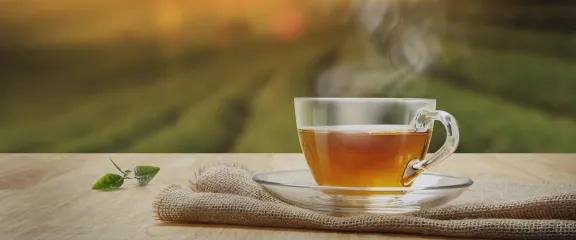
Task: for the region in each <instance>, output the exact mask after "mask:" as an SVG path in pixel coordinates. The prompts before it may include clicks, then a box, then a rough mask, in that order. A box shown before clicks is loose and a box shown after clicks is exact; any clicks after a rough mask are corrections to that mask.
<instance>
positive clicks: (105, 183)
mask: <svg viewBox="0 0 576 240" xmlns="http://www.w3.org/2000/svg"><path fill="white" fill-rule="evenodd" d="M110 161H111V162H112V164H114V167H116V169H118V171H119V172H120V174H114V173H107V174H106V175H104V176H102V177H101V178H100V179H98V181H96V182H95V183H94V185H92V190H103V191H106V190H114V189H118V188H120V187H121V186H122V185H123V184H124V180H125V179H136V180H137V181H138V184H139V185H140V186H144V185H147V184H148V183H149V182H150V181H152V179H153V178H154V177H155V176H156V174H158V172H159V171H160V168H159V167H156V166H136V167H134V170H130V169H126V168H125V169H124V170H122V169H121V168H120V167H119V166H118V165H117V164H116V163H115V162H114V161H113V160H112V159H110ZM130 173H134V177H130Z"/></svg>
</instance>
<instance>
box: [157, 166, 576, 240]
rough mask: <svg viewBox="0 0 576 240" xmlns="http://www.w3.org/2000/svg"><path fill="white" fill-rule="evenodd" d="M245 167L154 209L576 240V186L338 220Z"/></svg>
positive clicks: (533, 187) (226, 169) (296, 224)
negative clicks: (291, 199) (295, 201)
mask: <svg viewBox="0 0 576 240" xmlns="http://www.w3.org/2000/svg"><path fill="white" fill-rule="evenodd" d="M251 177H252V173H251V172H250V171H247V170H246V169H244V168H242V167H239V166H227V165H218V166H213V167H209V168H206V169H203V170H202V171H201V172H199V173H198V174H197V175H196V176H195V177H194V179H193V180H191V182H190V188H189V189H186V188H183V187H182V186H180V185H174V184H173V185H169V186H166V187H165V188H164V189H163V190H162V191H161V192H160V193H159V194H158V195H157V196H156V199H155V200H154V202H153V208H154V211H155V218H156V219H157V220H159V221H163V222H179V223H206V224H228V225H243V226H259V227H273V228H297V229H317V230H331V231H348V232H380V233H411V234H424V235H439V236H449V237H479V238H501V239H576V184H573V183H564V184H552V183H546V182H538V183H534V182H531V183H530V184H524V183H521V182H497V181H495V182H476V183H475V184H474V185H473V186H472V187H470V189H469V190H468V191H467V192H465V193H464V194H462V196H460V197H459V198H458V199H456V200H455V201H453V202H451V203H449V204H447V205H445V206H442V207H438V208H432V209H428V210H423V211H421V212H419V213H416V214H413V215H392V214H391V215H386V214H365V215H356V216H347V217H339V216H331V215H327V214H324V213H319V212H314V211H311V210H307V209H303V208H299V207H295V206H292V205H289V204H287V203H284V202H282V201H280V200H278V199H276V198H274V197H273V196H271V195H270V194H269V193H268V192H267V191H266V190H265V189H263V188H262V187H261V186H260V185H259V184H257V183H255V182H254V181H252V179H251Z"/></svg>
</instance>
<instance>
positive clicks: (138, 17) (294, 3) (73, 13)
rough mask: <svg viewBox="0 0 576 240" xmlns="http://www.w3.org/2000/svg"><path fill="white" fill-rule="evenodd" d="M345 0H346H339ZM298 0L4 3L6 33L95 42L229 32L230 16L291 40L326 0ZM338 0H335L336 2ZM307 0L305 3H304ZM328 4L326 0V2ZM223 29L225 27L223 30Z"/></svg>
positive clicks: (0, 13)
mask: <svg viewBox="0 0 576 240" xmlns="http://www.w3.org/2000/svg"><path fill="white" fill-rule="evenodd" d="M340 2H343V1H340ZM328 3H329V2H328V1H323V0H317V1H315V2H313V3H312V2H308V1H299V0H275V1H269V0H122V1H114V2H112V1H99V0H88V1H77V0H51V1H44V0H20V1H14V0H12V1H6V2H2V3H1V5H0V26H1V27H2V29H3V31H4V32H5V34H8V35H10V36H12V37H14V38H18V39H19V42H22V43H28V44H41V45H43V44H67V43H92V42H101V41H107V40H115V39H118V38H119V37H122V36H126V35H128V36H130V37H131V38H149V37H158V36H160V37H164V36H165V35H166V36H169V37H178V36H179V35H183V34H186V32H193V33H194V34H202V33H206V32H210V31H215V32H216V33H215V35H214V36H211V37H218V32H226V31H227V29H226V28H227V24H229V23H230V22H242V23H243V24H245V25H248V26H249V28H250V31H251V32H252V33H272V34H273V35H274V36H275V37H277V38H278V39H285V40H289V39H291V38H294V37H297V35H298V34H299V33H300V32H301V31H302V30H303V29H304V28H305V27H306V19H305V12H306V11H305V10H304V9H305V8H308V9H309V8H310V7H311V6H312V4H316V5H317V6H318V4H325V7H329V5H330V4H328ZM332 3H334V2H332ZM304 4H305V5H304ZM323 7H324V6H323ZM222 29H223V30H222Z"/></svg>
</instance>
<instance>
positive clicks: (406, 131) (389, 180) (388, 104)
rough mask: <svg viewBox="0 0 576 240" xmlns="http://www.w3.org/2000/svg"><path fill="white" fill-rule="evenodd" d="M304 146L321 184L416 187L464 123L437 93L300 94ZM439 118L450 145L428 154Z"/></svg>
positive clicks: (451, 150) (453, 142)
mask: <svg viewBox="0 0 576 240" xmlns="http://www.w3.org/2000/svg"><path fill="white" fill-rule="evenodd" d="M294 107H295V115H296V125H297V127H298V136H299V139H300V146H301V147H302V151H303V153H304V155H305V158H306V161H307V163H308V166H309V167H310V170H311V172H312V175H313V177H314V180H316V182H317V184H318V185H320V186H343V187H410V186H411V185H412V183H413V181H414V179H415V178H416V177H417V176H418V175H419V174H420V173H422V172H423V171H425V170H426V169H429V168H430V167H432V166H434V165H436V164H438V163H440V162H441V161H443V160H444V159H446V158H447V157H449V156H450V155H451V154H452V153H454V151H456V149H457V147H458V143H459V139H460V137H459V135H460V132H459V127H458V123H457V122H456V119H455V118H454V117H453V116H452V115H451V114H449V113H447V112H445V111H441V110H436V100H435V99H423V98H295V99H294ZM434 121H440V122H441V123H442V124H443V125H444V127H445V128H446V140H445V142H444V145H443V146H442V147H441V148H440V149H439V150H438V151H436V152H435V153H433V154H432V155H430V156H428V154H427V152H428V146H429V144H430V139H431V138H432V130H433V126H434Z"/></svg>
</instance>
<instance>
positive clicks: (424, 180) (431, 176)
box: [252, 170, 473, 214]
mask: <svg viewBox="0 0 576 240" xmlns="http://www.w3.org/2000/svg"><path fill="white" fill-rule="evenodd" d="M252 179H253V180H254V181H255V182H257V183H259V184H261V185H262V186H264V187H265V188H266V189H267V190H268V191H269V192H270V193H271V194H273V195H274V196H276V197H277V198H279V199H281V200H282V201H285V202H287V203H289V204H292V205H295V206H298V207H302V208H307V209H311V210H315V211H321V212H328V213H394V214H407V213H413V212H417V211H420V210H422V209H427V208H433V207H438V206H440V205H443V204H446V203H448V202H450V201H451V200H454V199H455V198H457V197H458V196H460V194H462V193H463V192H464V191H465V190H466V189H468V187H470V186H471V185H472V184H473V181H472V180H470V179H468V178H461V177H455V176H449V175H444V174H440V173H432V172H425V173H422V174H421V175H420V176H418V177H417V178H416V180H414V183H413V184H412V186H411V187H392V188H385V187H369V188H362V187H332V186H318V185H317V184H316V181H315V180H314V178H313V177H312V174H311V173H310V170H292V171H280V172H269V173H261V174H256V175H255V176H254V177H253V178H252Z"/></svg>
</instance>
